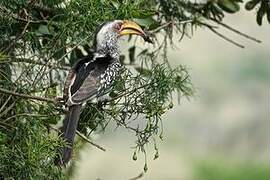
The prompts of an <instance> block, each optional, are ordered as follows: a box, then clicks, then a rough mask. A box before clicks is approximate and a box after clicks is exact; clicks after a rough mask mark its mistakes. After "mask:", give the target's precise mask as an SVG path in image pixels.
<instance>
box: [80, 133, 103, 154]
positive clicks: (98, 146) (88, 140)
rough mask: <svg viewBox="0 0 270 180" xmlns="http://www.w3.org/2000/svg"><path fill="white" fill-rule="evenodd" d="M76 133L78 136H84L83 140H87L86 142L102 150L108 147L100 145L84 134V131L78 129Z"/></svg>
mask: <svg viewBox="0 0 270 180" xmlns="http://www.w3.org/2000/svg"><path fill="white" fill-rule="evenodd" d="M76 134H77V135H78V136H80V138H82V139H83V140H85V141H86V142H88V143H89V144H91V145H93V146H95V147H96V148H98V149H100V150H102V151H106V149H105V148H104V147H101V146H100V145H98V144H96V143H94V142H92V141H91V140H90V139H88V138H87V137H86V136H85V135H83V134H82V133H80V132H79V131H76Z"/></svg>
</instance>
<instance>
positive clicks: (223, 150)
mask: <svg viewBox="0 0 270 180" xmlns="http://www.w3.org/2000/svg"><path fill="white" fill-rule="evenodd" d="M225 22H228V23H229V24H231V25H232V26H234V27H236V28H237V29H239V30H241V31H243V32H245V33H247V34H250V35H252V36H255V37H256V38H258V39H260V40H262V41H263V43H262V44H256V43H254V42H251V41H249V40H246V39H243V38H241V37H238V36H237V35H235V34H233V33H231V32H228V31H223V32H224V33H225V34H226V35H227V36H230V37H233V39H234V40H236V41H237V42H240V43H242V44H244V45H245V46H246V48H245V49H240V48H238V47H235V46H233V45H231V44H229V43H227V42H225V41H224V40H222V39H220V38H219V37H217V36H216V35H214V34H212V33H211V32H209V31H208V30H207V29H198V30H196V32H195V33H194V36H193V37H192V39H188V38H185V39H184V40H183V41H182V42H181V43H176V44H177V46H178V47H177V48H174V49H172V48H170V49H168V56H169V59H170V62H171V64H172V65H173V66H174V65H179V64H182V65H186V66H187V67H188V68H189V71H190V73H191V76H192V80H193V84H194V86H195V88H196V96H195V97H194V98H192V99H190V100H182V101H181V102H180V104H179V105H178V106H175V107H174V108H173V110H172V111H170V112H169V113H168V114H167V115H166V116H165V117H164V121H163V122H164V131H165V132H164V141H163V142H158V146H159V154H160V157H159V158H158V159H157V160H153V157H154V154H155V152H154V148H153V147H152V146H153V145H150V144H149V145H148V146H149V147H148V156H147V159H148V169H149V170H148V172H147V173H146V174H144V176H143V178H142V179H147V180H269V179H270V162H269V159H270V142H269V139H268V138H269V134H270V131H269V128H270V121H269V117H270V106H269V105H270V52H269V51H270V39H269V37H270V26H269V25H268V24H265V25H264V26H262V27H258V25H257V24H256V23H255V20H254V14H252V13H250V12H244V11H243V12H242V13H240V14H239V15H238V16H237V15H234V17H232V18H231V17H227V18H226V19H225ZM175 37H177V35H175ZM176 39H177V38H176ZM122 44H123V48H124V43H122ZM175 102H177V99H176V100H175ZM107 130H108V131H106V133H104V134H100V135H96V136H95V137H93V138H94V141H95V142H97V143H98V144H101V145H103V146H104V147H105V148H106V149H107V151H106V152H102V151H100V150H97V149H95V148H94V147H92V146H90V145H86V146H85V147H84V149H83V151H82V152H81V154H80V160H79V162H78V163H77V165H76V169H75V173H74V175H73V177H74V178H73V179H76V180H77V179H78V180H89V179H91V180H92V179H101V180H103V179H105V180H114V179H116V180H118V179H130V178H132V177H135V176H137V175H138V174H139V173H140V172H142V170H143V166H144V155H143V154H139V155H138V160H137V161H133V160H132V154H133V150H132V149H131V147H132V146H133V145H134V141H135V137H133V136H132V135H130V133H128V132H127V131H126V130H124V129H117V130H115V127H114V126H111V127H108V128H107Z"/></svg>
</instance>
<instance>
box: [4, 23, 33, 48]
mask: <svg viewBox="0 0 270 180" xmlns="http://www.w3.org/2000/svg"><path fill="white" fill-rule="evenodd" d="M29 23H30V21H27V22H26V24H25V26H24V28H23V31H22V32H21V33H20V34H18V35H17V36H16V37H15V39H14V40H13V41H12V42H11V43H10V44H9V46H8V47H7V48H6V49H5V50H4V51H5V52H8V51H9V50H10V49H11V48H12V47H13V46H14V45H15V44H16V42H17V41H18V40H19V39H21V38H22V37H23V35H24V34H25V32H26V29H27V27H28V26H29Z"/></svg>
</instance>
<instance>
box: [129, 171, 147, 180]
mask: <svg viewBox="0 0 270 180" xmlns="http://www.w3.org/2000/svg"><path fill="white" fill-rule="evenodd" d="M143 175H144V173H143V172H142V173H140V174H139V175H138V176H136V177H134V178H131V179H129V180H137V179H141V178H142V177H143Z"/></svg>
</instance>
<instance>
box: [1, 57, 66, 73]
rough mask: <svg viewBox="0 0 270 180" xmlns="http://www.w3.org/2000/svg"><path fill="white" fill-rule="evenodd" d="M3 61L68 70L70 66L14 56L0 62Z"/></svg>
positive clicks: (2, 62)
mask: <svg viewBox="0 0 270 180" xmlns="http://www.w3.org/2000/svg"><path fill="white" fill-rule="evenodd" d="M4 63H27V64H35V65H39V66H47V67H48V68H52V69H59V70H64V71H68V70H70V68H69V67H67V66H63V67H61V66H56V65H53V64H47V63H43V62H37V61H32V60H31V59H25V58H14V59H12V60H9V61H0V64H4Z"/></svg>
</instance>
